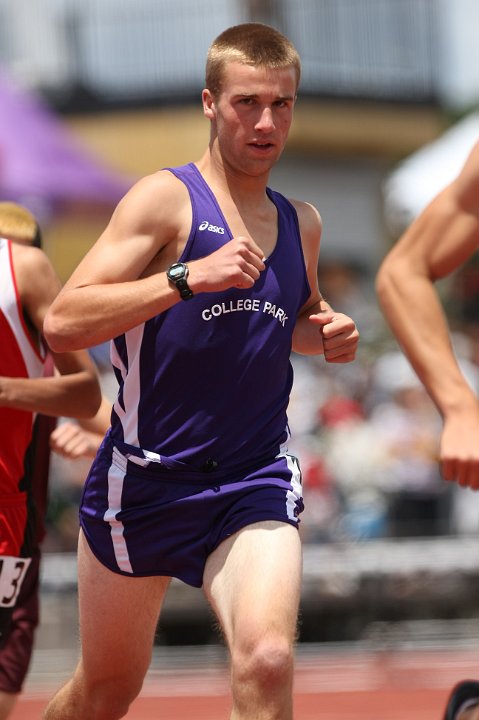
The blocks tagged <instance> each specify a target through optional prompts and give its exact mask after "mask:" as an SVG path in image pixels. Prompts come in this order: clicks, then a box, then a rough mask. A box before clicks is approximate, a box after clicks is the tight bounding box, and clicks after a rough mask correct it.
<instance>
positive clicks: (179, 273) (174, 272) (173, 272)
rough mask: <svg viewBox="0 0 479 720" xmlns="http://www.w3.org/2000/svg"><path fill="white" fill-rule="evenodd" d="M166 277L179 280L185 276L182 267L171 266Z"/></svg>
mask: <svg viewBox="0 0 479 720" xmlns="http://www.w3.org/2000/svg"><path fill="white" fill-rule="evenodd" d="M168 275H169V277H170V278H171V279H172V280H179V279H180V278H182V277H184V276H185V268H184V267H183V265H172V266H171V267H170V269H169V270H168Z"/></svg>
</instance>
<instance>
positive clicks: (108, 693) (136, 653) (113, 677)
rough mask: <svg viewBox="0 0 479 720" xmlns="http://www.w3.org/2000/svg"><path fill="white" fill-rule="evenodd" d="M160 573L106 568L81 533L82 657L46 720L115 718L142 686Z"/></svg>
mask: <svg viewBox="0 0 479 720" xmlns="http://www.w3.org/2000/svg"><path fill="white" fill-rule="evenodd" d="M168 584H169V579H168V578H164V577H150V578H148V577H146V578H140V577H137V578H133V577H131V578H130V577H126V576H123V575H118V574H116V573H113V572H111V571H110V570H108V569H107V568H105V567H104V566H103V565H102V564H101V563H99V562H98V560H97V559H96V558H95V557H94V556H93V554H92V552H91V550H90V548H89V547H88V544H87V542H86V540H85V538H84V536H83V534H82V533H80V541H79V548H78V590H79V603H80V634H81V642H82V658H81V660H80V663H79V664H78V667H77V669H76V671H75V674H74V676H73V678H72V679H71V680H70V681H69V682H68V683H67V685H65V686H64V687H63V688H62V689H61V690H60V691H59V692H58V693H57V695H56V696H55V697H54V698H53V700H52V701H51V702H50V704H49V705H48V707H47V709H46V711H45V715H44V718H45V720H86V719H87V718H88V720H118V719H119V718H122V717H124V716H125V715H126V713H127V712H128V707H129V705H130V703H131V702H132V701H133V700H134V699H135V697H136V696H137V695H138V693H139V692H140V690H141V687H142V684H143V679H144V676H145V674H146V672H147V670H148V667H149V663H150V660H151V652H152V647H153V640H154V635H155V631H156V626H157V622H158V615H159V611H160V608H161V604H162V601H163V598H164V596H165V593H166V590H167V588H168Z"/></svg>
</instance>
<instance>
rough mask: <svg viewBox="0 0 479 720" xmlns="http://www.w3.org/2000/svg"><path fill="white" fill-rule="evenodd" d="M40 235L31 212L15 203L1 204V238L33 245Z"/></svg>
mask: <svg viewBox="0 0 479 720" xmlns="http://www.w3.org/2000/svg"><path fill="white" fill-rule="evenodd" d="M38 234H39V227H38V223H37V221H36V219H35V216H34V215H33V214H32V213H31V212H30V210H27V208H26V207H23V205H18V204H17V203H14V202H0V237H4V238H8V239H11V240H23V241H24V242H25V243H28V244H29V245H33V244H36V240H37V237H38Z"/></svg>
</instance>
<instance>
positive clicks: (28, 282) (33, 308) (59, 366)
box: [0, 245, 101, 418]
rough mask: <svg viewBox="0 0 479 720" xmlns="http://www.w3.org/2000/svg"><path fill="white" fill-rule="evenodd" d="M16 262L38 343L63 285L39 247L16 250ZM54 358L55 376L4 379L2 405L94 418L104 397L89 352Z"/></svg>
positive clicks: (22, 295)
mask: <svg viewBox="0 0 479 720" xmlns="http://www.w3.org/2000/svg"><path fill="white" fill-rule="evenodd" d="M12 257H13V262H14V269H15V275H16V280H17V286H18V292H19V296H20V300H21V303H22V307H23V310H24V312H25V313H26V315H27V317H28V319H29V321H30V324H31V329H32V331H34V330H36V333H37V337H38V338H39V337H40V336H41V333H42V327H43V320H44V317H45V314H46V312H47V309H48V307H49V306H50V304H51V302H52V301H53V299H54V297H55V295H56V294H57V293H58V290H59V289H60V281H59V279H58V277H57V276H56V274H55V272H54V270H53V267H52V266H51V264H50V262H49V260H48V259H47V257H46V255H45V254H44V253H43V252H42V251H41V250H38V249H37V248H32V247H24V246H20V245H12ZM32 341H33V338H32ZM53 359H54V363H55V367H56V372H55V374H54V375H53V376H52V377H41V378H20V377H4V376H2V377H0V405H3V406H5V407H14V408H18V409H20V410H27V411H29V412H38V413H42V414H44V415H51V416H56V417H59V416H62V415H65V416H71V417H79V418H87V417H92V416H93V415H95V413H96V412H97V410H98V407H99V405H100V400H101V393H100V386H99V383H98V377H97V373H96V369H95V367H94V364H93V363H92V361H91V359H90V357H89V355H88V353H87V352H85V351H81V352H68V353H63V354H56V353H54V354H53Z"/></svg>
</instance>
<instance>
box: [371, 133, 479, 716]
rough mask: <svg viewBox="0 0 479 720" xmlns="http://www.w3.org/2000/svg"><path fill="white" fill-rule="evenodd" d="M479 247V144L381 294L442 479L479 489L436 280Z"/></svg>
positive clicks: (469, 702)
mask: <svg viewBox="0 0 479 720" xmlns="http://www.w3.org/2000/svg"><path fill="white" fill-rule="evenodd" d="M478 247H479V143H477V144H476V145H475V146H474V148H473V149H472V151H471V153H470V155H469V157H468V159H467V160H466V163H465V165H464V167H463V168H462V170H461V172H460V174H459V175H458V177H457V178H456V179H455V180H454V181H453V182H452V183H450V184H449V185H448V186H447V187H446V188H445V189H444V190H443V191H442V192H441V193H439V194H438V195H437V196H436V198H434V200H433V201H432V202H431V203H430V204H429V205H428V206H427V207H426V208H425V210H424V211H423V212H422V213H421V214H420V215H419V217H418V218H417V219H416V220H415V221H414V222H413V223H412V224H411V226H410V227H409V228H408V229H407V230H406V232H405V233H404V235H403V236H402V237H401V238H400V240H399V241H398V243H396V245H395V246H394V247H393V248H392V250H391V251H390V252H389V253H388V255H387V256H386V258H385V259H384V260H383V263H382V265H381V267H380V269H379V272H378V276H377V292H378V297H379V300H380V302H381V305H382V308H383V311H384V313H385V315H386V318H387V320H388V321H389V324H390V325H391V328H392V330H393V332H394V334H395V335H396V337H397V339H398V341H399V343H400V344H401V346H402V348H403V350H404V352H405V353H406V355H407V356H408V358H409V360H410V361H411V364H412V365H413V367H414V369H415V370H416V372H417V374H418V376H419V378H420V379H421V380H422V382H423V383H424V386H425V387H426V389H427V391H428V392H429V394H430V396H431V397H432V399H433V401H434V402H435V404H436V406H437V408H438V410H439V412H440V413H441V416H442V418H443V422H444V426H443V432H442V437H441V446H440V460H441V464H442V472H443V475H444V478H445V479H446V480H448V481H450V482H457V483H458V484H459V485H461V486H463V487H470V488H472V489H474V490H478V489H479V442H478V439H479V403H478V400H477V397H476V396H475V394H474V392H473V391H472V389H471V387H470V385H469V384H468V382H467V380H466V378H465V377H464V375H463V374H462V372H461V370H460V367H459V365H458V363H457V360H456V357H455V354H454V350H453V346H452V343H451V340H450V335H449V329H448V325H447V320H446V317H445V315H444V312H443V310H442V306H441V302H440V299H439V296H438V294H437V292H436V289H435V286H434V283H435V281H436V280H439V279H440V278H443V277H445V276H447V275H449V274H451V273H452V272H454V270H457V269H458V268H459V267H460V266H461V265H463V264H464V263H465V262H466V261H467V260H468V259H469V258H470V257H471V256H472V255H473V253H474V252H475V251H476V250H477V249H478ZM444 720H479V683H478V682H476V681H469V680H468V681H465V682H464V683H460V684H459V685H458V686H457V687H456V688H455V689H454V690H453V692H452V693H451V697H450V699H449V702H448V707H447V709H446V714H445V716H444Z"/></svg>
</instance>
